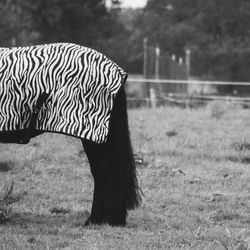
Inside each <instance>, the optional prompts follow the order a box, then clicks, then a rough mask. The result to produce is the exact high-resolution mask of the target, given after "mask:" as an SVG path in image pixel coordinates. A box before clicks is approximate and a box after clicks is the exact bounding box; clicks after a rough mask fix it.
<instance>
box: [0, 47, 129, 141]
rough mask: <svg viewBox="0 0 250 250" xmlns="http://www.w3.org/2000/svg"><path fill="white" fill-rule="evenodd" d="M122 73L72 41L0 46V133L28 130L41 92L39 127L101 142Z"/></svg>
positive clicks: (105, 135)
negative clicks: (42, 100) (10, 46)
mask: <svg viewBox="0 0 250 250" xmlns="http://www.w3.org/2000/svg"><path fill="white" fill-rule="evenodd" d="M126 77H127V74H126V72H124V71H123V70H122V69H121V68H120V67H119V66H118V65H116V64H115V63H114V62H112V61H111V60H109V59H108V58H107V57H105V56H104V55H103V54H101V53H99V52H97V51H95V50H93V49H90V48H86V47H83V46H80V45H76V44H71V43H57V44H46V45H38V46H32V47H19V48H10V49H8V48H3V49H0V131H15V130H23V129H27V128H28V126H29V123H30V119H31V116H32V114H33V112H34V109H35V105H36V103H37V100H38V98H39V96H41V95H42V94H43V93H47V94H48V98H47V99H46V101H45V103H44V104H43V106H42V108H41V110H40V112H39V114H38V118H37V121H36V129H37V130H39V131H51V132H59V133H63V134H68V135H72V136H76V137H79V138H84V139H88V140H91V141H93V142H97V143H101V142H105V141H106V139H107V135H108V129H109V120H110V114H111V111H112V108H113V104H114V100H115V96H116V94H117V92H118V91H119V89H120V88H121V86H122V85H123V84H124V83H125V80H126Z"/></svg>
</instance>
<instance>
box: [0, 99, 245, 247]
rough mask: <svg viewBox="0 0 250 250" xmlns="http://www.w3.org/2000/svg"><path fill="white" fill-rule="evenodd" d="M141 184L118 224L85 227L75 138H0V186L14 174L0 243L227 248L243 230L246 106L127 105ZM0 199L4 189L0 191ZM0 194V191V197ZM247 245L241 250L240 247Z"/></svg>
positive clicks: (84, 181) (84, 187)
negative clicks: (21, 141) (24, 141)
mask: <svg viewBox="0 0 250 250" xmlns="http://www.w3.org/2000/svg"><path fill="white" fill-rule="evenodd" d="M129 122H130V130H131V135H132V142H133V147H134V151H135V154H136V161H137V170H138V179H139V182H140V186H141V188H142V190H143V192H144V197H143V202H142V205H141V206H140V208H139V209H137V210H134V211H130V213H129V215H128V219H127V221H128V224H127V227H125V228H112V227H110V226H107V225H106V226H89V227H83V224H84V222H85V220H86V219H87V217H88V212H89V211H90V206H91V203H92V192H93V181H92V176H91V174H90V170H89V166H88V162H87V159H86V156H85V154H84V151H83V148H82V145H81V142H80V140H78V139H75V138H71V137H67V136H63V135H57V134H50V133H47V134H44V135H41V136H39V137H37V138H34V139H32V140H31V142H30V143H29V144H28V145H22V146H20V145H15V144H13V145H4V144H0V147H1V150H0V191H1V192H2V193H1V195H3V190H4V188H3V187H4V185H8V186H9V185H10V184H11V182H12V181H13V182H14V190H13V195H16V196H18V197H19V199H18V201H17V202H15V203H14V204H13V208H12V211H11V218H10V221H7V222H6V223H5V224H1V225H0V249H4V250H5V249H6V250H9V249H234V248H235V247H236V246H237V245H238V246H239V245H240V243H239V242H240V241H241V240H242V242H241V245H242V246H243V245H244V244H247V238H249V237H250V231H248V228H249V225H250V110H248V109H242V108H240V107H238V106H233V105H228V104H223V103H212V104H210V105H208V107H204V108H201V109H180V108H175V107H172V108H171V107H163V108H158V109H156V110H152V109H135V110H129ZM1 197H2V196H1ZM1 197H0V199H1ZM238 249H246V248H238Z"/></svg>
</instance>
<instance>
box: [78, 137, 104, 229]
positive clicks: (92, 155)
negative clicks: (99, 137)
mask: <svg viewBox="0 0 250 250" xmlns="http://www.w3.org/2000/svg"><path fill="white" fill-rule="evenodd" d="M82 142H83V147H84V150H85V152H86V155H87V157H88V160H89V164H90V169H91V173H92V176H93V178H94V194H93V203H92V209H91V215H90V217H89V219H88V220H87V221H86V223H85V225H89V224H101V223H103V217H104V189H105V178H104V175H105V174H106V173H105V172H106V171H105V169H106V168H107V164H108V162H107V160H106V158H107V157H106V156H105V154H106V147H105V145H103V144H96V143H94V142H90V141H84V140H83V141H82Z"/></svg>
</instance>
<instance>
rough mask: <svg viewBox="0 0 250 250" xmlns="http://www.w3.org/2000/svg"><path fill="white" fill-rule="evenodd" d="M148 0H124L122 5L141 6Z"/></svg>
mask: <svg viewBox="0 0 250 250" xmlns="http://www.w3.org/2000/svg"><path fill="white" fill-rule="evenodd" d="M146 2H147V0H122V7H131V8H141V7H144V6H145V5H146Z"/></svg>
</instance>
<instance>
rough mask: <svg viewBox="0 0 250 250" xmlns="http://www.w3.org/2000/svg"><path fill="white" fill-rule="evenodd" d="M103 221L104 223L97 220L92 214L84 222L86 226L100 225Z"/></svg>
mask: <svg viewBox="0 0 250 250" xmlns="http://www.w3.org/2000/svg"><path fill="white" fill-rule="evenodd" d="M102 223H103V221H102V220H96V219H94V218H92V217H91V216H89V218H88V219H87V220H86V222H85V223H84V226H91V225H100V224H102Z"/></svg>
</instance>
